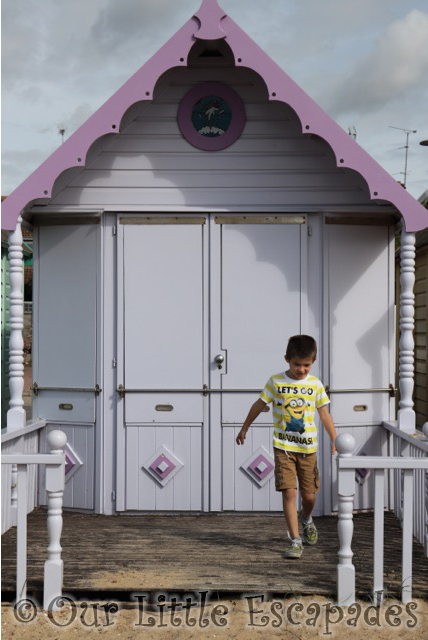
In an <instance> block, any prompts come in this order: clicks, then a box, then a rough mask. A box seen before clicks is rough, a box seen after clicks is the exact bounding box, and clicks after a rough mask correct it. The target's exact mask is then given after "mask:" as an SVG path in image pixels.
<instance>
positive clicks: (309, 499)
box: [301, 491, 317, 520]
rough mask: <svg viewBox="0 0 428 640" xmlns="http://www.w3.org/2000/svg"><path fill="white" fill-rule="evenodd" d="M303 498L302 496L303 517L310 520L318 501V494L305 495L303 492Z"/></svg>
mask: <svg viewBox="0 0 428 640" xmlns="http://www.w3.org/2000/svg"><path fill="white" fill-rule="evenodd" d="M301 496H302V513H303V517H304V518H305V520H308V518H309V516H310V515H311V513H312V511H313V510H314V507H315V500H316V497H317V494H316V493H304V492H303V491H302V492H301Z"/></svg>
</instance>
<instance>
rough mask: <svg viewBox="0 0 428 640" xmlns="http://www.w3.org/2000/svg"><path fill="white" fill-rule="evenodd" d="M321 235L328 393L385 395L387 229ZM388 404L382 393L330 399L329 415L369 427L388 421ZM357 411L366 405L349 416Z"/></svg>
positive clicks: (338, 229)
mask: <svg viewBox="0 0 428 640" xmlns="http://www.w3.org/2000/svg"><path fill="white" fill-rule="evenodd" d="M327 234H328V255H329V266H328V272H329V318H328V321H329V327H330V387H331V389H339V390H340V389H342V390H343V389H374V388H385V389H387V388H388V386H389V384H390V383H391V382H392V381H391V380H390V378H389V372H390V357H391V356H390V348H389V347H390V342H391V338H390V336H389V330H390V324H389V312H390V309H391V307H392V305H393V299H390V298H389V277H390V272H389V254H388V252H389V235H388V228H387V227H374V226H371V227H364V226H354V225H327ZM361 247H364V250H362V249H361ZM362 310H364V311H362ZM357 319H358V321H357ZM389 402H390V401H389V396H388V392H385V393H373V394H370V393H366V392H364V393H361V394H355V393H349V394H334V393H332V394H331V411H332V414H333V415H334V418H335V421H336V422H337V423H339V424H340V423H345V424H346V423H348V424H352V423H355V424H358V423H363V424H370V423H371V422H381V421H382V420H383V419H384V418H385V416H387V415H389ZM357 405H366V406H367V410H366V411H355V410H354V407H355V406H357Z"/></svg>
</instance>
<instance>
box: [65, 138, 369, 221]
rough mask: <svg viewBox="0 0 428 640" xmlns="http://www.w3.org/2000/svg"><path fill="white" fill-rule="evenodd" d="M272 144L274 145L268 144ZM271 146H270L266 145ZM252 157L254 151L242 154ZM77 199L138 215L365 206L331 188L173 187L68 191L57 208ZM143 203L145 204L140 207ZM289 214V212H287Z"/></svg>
mask: <svg viewBox="0 0 428 640" xmlns="http://www.w3.org/2000/svg"><path fill="white" fill-rule="evenodd" d="M269 142H271V141H269ZM267 146H268V145H267ZM243 152H245V153H251V150H245V149H244V150H243ZM195 171H196V169H195ZM77 199H81V200H82V203H81V204H82V206H84V207H85V208H86V207H91V206H97V207H103V208H105V209H107V208H108V207H110V210H114V209H116V210H117V209H119V208H120V209H122V210H129V209H130V208H132V207H135V208H136V210H139V211H153V210H154V207H157V208H158V210H160V211H165V210H166V208H167V207H177V208H178V210H181V211H183V210H185V209H189V208H190V207H197V208H198V210H201V209H204V210H208V211H209V210H213V209H214V208H216V209H218V208H221V209H223V210H226V211H234V210H236V209H237V207H242V208H244V209H246V210H248V208H249V207H253V208H254V207H257V209H258V208H260V207H266V203H269V210H271V209H272V207H280V208H281V210H284V208H285V207H290V208H291V209H292V210H295V209H296V208H297V207H299V206H302V207H303V208H304V209H305V210H307V208H308V207H311V208H315V210H319V208H320V207H323V208H325V207H329V206H330V205H333V206H339V207H341V208H342V207H344V206H346V205H347V204H348V203H349V201H351V202H352V203H353V204H361V205H365V203H366V199H365V197H364V194H363V193H362V192H361V191H360V190H359V189H358V188H354V189H347V188H346V187H343V188H342V187H337V188H336V189H335V190H334V191H333V190H332V189H329V188H327V187H326V188H324V187H323V188H321V187H320V188H316V187H308V188H303V187H301V188H299V187H290V188H289V189H288V190H287V191H286V192H284V189H281V188H268V187H258V188H257V187H256V188H253V187H251V186H247V187H246V188H245V189H241V190H240V189H235V188H233V187H222V185H221V184H220V185H218V187H217V188H216V189H214V190H209V189H204V188H198V187H194V188H189V189H184V188H178V187H175V186H171V187H170V188H168V189H164V188H159V189H156V188H154V187H151V188H150V189H136V188H128V189H126V190H122V189H118V188H112V189H99V188H97V187H95V188H93V189H80V188H76V189H73V188H72V187H69V188H68V189H67V190H65V191H64V192H63V193H62V194H61V195H60V196H58V198H57V199H56V201H55V203H56V206H58V205H66V206H72V205H74V204H75V202H76V200H77ZM141 203H143V204H141ZM285 210H286V209H285Z"/></svg>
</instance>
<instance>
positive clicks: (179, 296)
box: [123, 224, 204, 423]
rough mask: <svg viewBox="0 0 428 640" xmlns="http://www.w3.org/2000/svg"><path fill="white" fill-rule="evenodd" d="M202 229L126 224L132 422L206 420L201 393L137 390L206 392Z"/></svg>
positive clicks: (128, 376)
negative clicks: (190, 390)
mask: <svg viewBox="0 0 428 640" xmlns="http://www.w3.org/2000/svg"><path fill="white" fill-rule="evenodd" d="M202 230H203V225H163V224H160V225H130V224H128V225H124V234H123V235H124V237H123V241H124V251H123V255H124V292H125V294H124V295H125V310H126V311H125V318H124V343H125V344H124V348H125V388H126V389H127V390H129V392H127V393H126V398H125V420H126V422H127V423H141V422H185V423H188V422H197V423H202V419H203V418H202V413H203V397H202V394H201V393H200V392H199V393H198V392H195V393H194V394H189V393H181V394H180V393H178V394H174V393H171V392H162V393H142V392H132V390H138V389H140V390H143V389H145V390H147V389H149V390H150V389H160V390H162V389H166V390H167V389H172V390H173V389H184V390H189V389H195V390H196V389H200V390H201V389H202V386H203V383H204V376H203V365H204V360H203V289H202V279H203V247H202V241H203V237H202ZM165 408H168V409H169V410H165ZM171 408H172V409H171Z"/></svg>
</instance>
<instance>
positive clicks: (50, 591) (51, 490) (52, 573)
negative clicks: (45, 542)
mask: <svg viewBox="0 0 428 640" xmlns="http://www.w3.org/2000/svg"><path fill="white" fill-rule="evenodd" d="M47 440H48V445H49V448H50V449H51V453H54V454H55V453H61V452H62V453H63V451H64V447H65V445H66V442H67V436H66V435H65V433H63V432H62V431H58V430H55V431H51V432H50V433H49V434H48V438H47ZM64 486H65V461H64V463H63V464H62V465H61V466H55V467H53V466H52V467H51V466H47V467H46V491H47V494H48V534H49V546H48V559H47V560H46V562H45V571H44V591H43V608H44V609H45V610H47V609H49V608H50V604H51V603H52V601H53V600H55V598H58V597H59V596H61V595H62V583H63V561H62V559H61V551H62V548H61V544H60V541H61V531H62V498H63V494H64ZM51 608H52V609H53V610H55V609H58V608H59V607H56V606H53V607H51Z"/></svg>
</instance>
